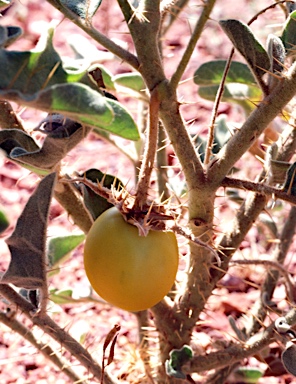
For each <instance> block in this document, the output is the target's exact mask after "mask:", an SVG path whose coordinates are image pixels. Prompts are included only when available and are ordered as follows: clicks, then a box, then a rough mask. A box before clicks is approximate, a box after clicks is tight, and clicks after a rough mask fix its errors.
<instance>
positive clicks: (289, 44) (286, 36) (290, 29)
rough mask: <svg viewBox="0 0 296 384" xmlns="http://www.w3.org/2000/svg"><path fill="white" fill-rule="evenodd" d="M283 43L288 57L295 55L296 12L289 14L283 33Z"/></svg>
mask: <svg viewBox="0 0 296 384" xmlns="http://www.w3.org/2000/svg"><path fill="white" fill-rule="evenodd" d="M281 38H282V41H283V44H284V47H285V48H286V52H287V56H293V55H295V46H296V11H293V12H291V13H290V14H289V17H288V18H287V20H286V23H285V25H284V28H283V32H282V36H281Z"/></svg>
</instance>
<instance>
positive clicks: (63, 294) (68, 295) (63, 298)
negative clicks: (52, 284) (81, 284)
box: [49, 288, 75, 305]
mask: <svg viewBox="0 0 296 384" xmlns="http://www.w3.org/2000/svg"><path fill="white" fill-rule="evenodd" d="M49 298H50V300H51V301H53V302H54V303H55V304H60V305H61V304H71V303H73V302H75V299H73V289H71V288H69V289H61V290H57V289H52V290H50V294H49Z"/></svg>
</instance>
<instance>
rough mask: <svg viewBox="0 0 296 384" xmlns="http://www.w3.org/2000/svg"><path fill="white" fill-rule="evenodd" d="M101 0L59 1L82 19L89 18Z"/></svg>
mask: <svg viewBox="0 0 296 384" xmlns="http://www.w3.org/2000/svg"><path fill="white" fill-rule="evenodd" d="M101 2H102V0H60V3H61V4H62V5H63V6H64V7H66V8H69V9H70V11H72V12H73V13H75V14H76V15H77V16H79V17H81V18H82V19H87V20H90V19H92V17H93V16H94V14H95V13H96V12H97V10H98V8H99V6H100V5H101Z"/></svg>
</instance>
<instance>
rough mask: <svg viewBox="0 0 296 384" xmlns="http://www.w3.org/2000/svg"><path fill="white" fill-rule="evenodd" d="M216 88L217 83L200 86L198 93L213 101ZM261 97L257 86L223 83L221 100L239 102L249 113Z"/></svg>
mask: <svg viewBox="0 0 296 384" xmlns="http://www.w3.org/2000/svg"><path fill="white" fill-rule="evenodd" d="M218 88H219V86H218V85H212V86H202V87H199V89H198V94H199V95H200V96H201V97H203V98H204V99H206V100H211V101H214V100H215V98H216V94H217V92H218ZM261 97H262V92H261V90H260V89H259V88H258V87H257V86H251V85H246V84H239V83H229V84H226V85H225V88H224V93H223V96H222V101H225V102H233V103H236V104H239V105H240V106H241V107H243V108H244V110H245V111H246V113H247V114H249V113H250V112H252V110H253V109H254V108H255V105H256V104H254V103H256V102H258V101H259V100H261ZM252 101H254V103H253V102H252Z"/></svg>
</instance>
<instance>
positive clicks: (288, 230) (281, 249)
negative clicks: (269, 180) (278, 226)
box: [246, 206, 296, 335]
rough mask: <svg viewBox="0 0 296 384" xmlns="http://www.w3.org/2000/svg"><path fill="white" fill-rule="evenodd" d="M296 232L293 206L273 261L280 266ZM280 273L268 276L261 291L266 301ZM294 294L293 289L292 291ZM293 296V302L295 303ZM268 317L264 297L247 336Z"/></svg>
mask: <svg viewBox="0 0 296 384" xmlns="http://www.w3.org/2000/svg"><path fill="white" fill-rule="evenodd" d="M295 230H296V207H295V206H293V207H291V209H290V212H289V216H288V218H287V220H286V221H285V225H284V227H283V229H282V231H281V234H280V237H279V242H278V244H277V246H276V248H275V250H274V252H273V255H272V256H273V257H272V258H273V261H276V262H277V263H278V264H279V265H281V264H283V263H284V261H285V258H286V256H287V253H288V250H289V248H290V245H291V244H292V242H293V237H294V234H295ZM278 277H279V273H278V270H271V271H269V273H268V274H267V276H266V278H265V280H264V282H263V284H262V288H261V291H262V292H264V293H265V301H266V300H268V301H270V300H271V298H272V295H273V292H274V289H275V287H276V284H277V281H278ZM292 292H293V289H292ZM294 300H295V299H294V298H293V295H292V302H294ZM265 316H266V306H265V304H264V302H263V301H262V295H261V297H260V299H259V300H258V302H257V303H256V305H255V307H254V308H253V311H252V314H251V316H250V318H249V321H248V323H247V325H246V333H247V335H251V334H253V333H254V332H257V330H258V329H260V327H261V322H262V321H264V319H265Z"/></svg>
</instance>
